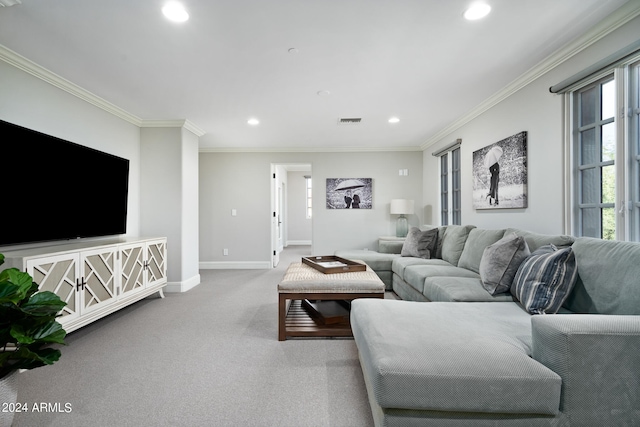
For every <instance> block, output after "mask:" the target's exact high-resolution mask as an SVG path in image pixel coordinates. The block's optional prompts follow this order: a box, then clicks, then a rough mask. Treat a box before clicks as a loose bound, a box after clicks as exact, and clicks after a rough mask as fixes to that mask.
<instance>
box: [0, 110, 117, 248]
mask: <svg viewBox="0 0 640 427" xmlns="http://www.w3.org/2000/svg"><path fill="white" fill-rule="evenodd" d="M128 189H129V160H127V159H123V158H121V157H118V156H114V155H111V154H108V153H103V152H101V151H98V150H94V149H92V148H88V147H85V146H83V145H79V144H75V143H72V142H69V141H65V140H63V139H60V138H56V137H53V136H50V135H45V134H43V133H40V132H37V131H34V130H31V129H27V128H24V127H21V126H18V125H15V124H12V123H8V122H5V121H2V120H0V200H1V202H0V206H1V207H0V211H1V212H2V213H1V214H0V245H14V244H20V243H33V242H45V241H53V240H71V239H78V238H86V237H98V236H110V235H118V234H124V233H126V231H127V198H128Z"/></svg>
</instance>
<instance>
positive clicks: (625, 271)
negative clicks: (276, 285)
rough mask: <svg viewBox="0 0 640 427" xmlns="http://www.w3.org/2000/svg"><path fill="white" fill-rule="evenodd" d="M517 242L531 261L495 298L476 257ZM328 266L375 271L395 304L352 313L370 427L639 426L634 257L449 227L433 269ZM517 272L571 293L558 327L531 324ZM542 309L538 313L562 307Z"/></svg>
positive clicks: (551, 319) (607, 244)
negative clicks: (372, 424)
mask: <svg viewBox="0 0 640 427" xmlns="http://www.w3.org/2000/svg"><path fill="white" fill-rule="evenodd" d="M516 236H519V237H521V238H520V239H518V240H519V241H520V242H522V240H524V241H526V249H527V250H528V252H526V253H524V255H522V254H521V255H522V257H521V259H520V260H519V261H518V264H519V267H518V269H517V273H516V276H515V278H513V285H511V289H509V290H507V291H506V292H495V293H494V294H491V293H490V291H488V290H487V285H486V283H484V282H486V276H487V271H488V270H487V269H486V265H487V264H486V258H487V255H485V253H489V252H490V251H489V250H487V251H485V249H486V248H487V247H491V248H495V247H499V246H500V245H501V244H502V245H504V243H503V242H505V241H506V240H509V239H512V240H513V239H514V238H515V237H516ZM549 244H551V245H553V246H548V245H549ZM563 248H568V249H563ZM387 250H388V248H387ZM396 251H397V247H396ZM389 252H393V251H389ZM337 254H339V255H340V256H344V257H347V258H355V259H362V260H364V261H366V262H367V263H371V265H372V268H373V269H374V270H375V271H380V272H381V273H382V274H381V277H383V280H384V277H386V278H387V280H386V281H385V283H387V286H389V287H390V288H392V289H393V290H394V291H395V292H396V293H397V294H398V295H399V296H400V297H401V298H402V300H389V299H385V300H373V299H360V300H355V301H353V303H352V311H351V324H352V329H353V334H354V339H355V342H356V345H357V347H358V351H359V355H360V361H361V365H362V371H363V374H364V378H365V384H366V387H367V392H368V396H369V401H370V404H371V408H372V412H373V416H374V420H375V424H376V426H378V427H380V426H389V427H390V426H498V425H504V426H537V425H541V426H635V425H640V316H639V315H640V244H638V243H628V242H615V241H605V240H600V239H591V238H577V239H574V238H572V237H570V236H564V235H556V236H550V235H541V234H536V233H530V232H527V231H524V230H516V229H503V230H484V229H478V228H475V227H473V226H450V227H441V228H440V229H439V230H438V238H437V243H436V245H435V246H432V247H431V253H430V257H429V259H425V258H419V257H411V256H401V255H400V254H397V253H396V254H391V253H380V252H374V251H339V252H337ZM560 254H564V255H563V256H564V258H563V259H564V260H565V261H566V264H565V263H563V262H562V261H558V260H559V259H560V258H559V257H558V256H559V255H560ZM529 255H530V256H529ZM483 256H484V257H485V260H483ZM554 257H555V258H554ZM545 259H550V260H552V261H553V262H551V261H549V262H548V263H546V264H545V263H542V261H544V260H545ZM564 265H567V266H573V267H571V268H564V267H563V266H564ZM525 267H527V268H528V267H531V268H530V269H529V270H534V267H535V268H539V269H540V270H544V271H545V275H544V276H540V277H544V278H545V279H544V280H546V281H556V280H557V281H559V282H562V283H564V282H567V283H568V282H571V286H568V287H566V288H565V289H564V291H565V292H567V293H568V295H567V296H564V297H562V298H561V303H562V307H560V308H559V309H558V307H557V306H556V307H555V308H554V309H553V310H552V311H551V312H552V313H555V312H556V311H557V313H558V314H532V312H535V309H532V308H531V307H532V306H531V304H530V302H531V298H530V294H528V293H527V292H528V290H527V288H526V284H527V283H534V285H533V287H534V289H535V286H537V283H538V282H536V280H539V277H538V276H534V278H535V280H533V281H532V282H527V281H526V280H527V274H529V275H531V274H534V273H535V272H532V271H529V270H527V268H525ZM547 268H548V269H549V272H550V273H549V274H547V273H546V271H547V270H546V269H547ZM563 268H564V269H563ZM491 269H494V268H493V266H492V267H491V268H490V270H491ZM389 272H390V273H389ZM379 274H380V273H379ZM537 274H539V275H542V273H539V272H538V273H537ZM389 276H391V278H390V280H389ZM559 277H563V278H564V280H560V279H558V278H559ZM509 280H511V279H510V278H509ZM523 283H524V285H523ZM514 289H516V290H515V291H514ZM534 293H535V292H534ZM558 293H560V294H561V292H560V291H558ZM540 295H542V298H540ZM547 296H548V295H546V294H542V293H540V292H538V294H537V296H536V298H537V299H535V303H542V304H543V305H544V304H548V303H549V301H548V299H554V298H555V299H556V300H558V298H556V297H557V295H555V294H554V295H553V296H552V297H551V296H550V297H549V298H547ZM535 303H534V304H533V305H534V306H535ZM532 310H533V311H532Z"/></svg>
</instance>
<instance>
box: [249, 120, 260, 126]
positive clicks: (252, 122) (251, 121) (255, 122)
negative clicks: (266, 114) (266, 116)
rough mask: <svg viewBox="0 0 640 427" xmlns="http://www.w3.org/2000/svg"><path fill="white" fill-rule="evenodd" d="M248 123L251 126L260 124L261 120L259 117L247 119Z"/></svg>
mask: <svg viewBox="0 0 640 427" xmlns="http://www.w3.org/2000/svg"><path fill="white" fill-rule="evenodd" d="M247 123H248V124H250V125H251V126H257V125H259V124H260V120H258V119H249V120H247Z"/></svg>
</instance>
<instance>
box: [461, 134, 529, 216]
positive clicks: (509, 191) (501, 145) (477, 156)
mask: <svg viewBox="0 0 640 427" xmlns="http://www.w3.org/2000/svg"><path fill="white" fill-rule="evenodd" d="M473 207H474V208H475V209H516V208H526V207H527V132H526V131H523V132H520V133H517V134H515V135H512V136H510V137H508V138H505V139H503V140H501V141H498V142H496V143H494V144H491V145H488V146H486V147H484V148H482V149H480V150H478V151H474V152H473Z"/></svg>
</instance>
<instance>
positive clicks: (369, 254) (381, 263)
mask: <svg viewBox="0 0 640 427" xmlns="http://www.w3.org/2000/svg"><path fill="white" fill-rule="evenodd" d="M335 255H336V256H339V257H341V258H346V259H350V260H360V261H363V262H364V263H365V264H367V265H368V266H369V267H371V269H372V270H373V271H376V272H377V271H391V263H392V262H393V260H394V259H395V258H399V257H400V254H381V253H380V252H376V251H364V250H362V249H353V250H344V251H336V252H335Z"/></svg>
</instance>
